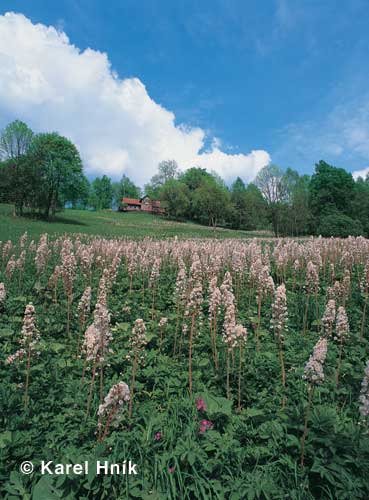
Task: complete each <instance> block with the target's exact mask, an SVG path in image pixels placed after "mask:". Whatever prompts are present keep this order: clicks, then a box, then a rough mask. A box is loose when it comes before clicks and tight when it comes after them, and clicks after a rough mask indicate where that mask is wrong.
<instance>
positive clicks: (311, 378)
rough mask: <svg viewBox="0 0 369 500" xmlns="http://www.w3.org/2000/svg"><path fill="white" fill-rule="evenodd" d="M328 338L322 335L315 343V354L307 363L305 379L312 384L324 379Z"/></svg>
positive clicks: (319, 382)
mask: <svg viewBox="0 0 369 500" xmlns="http://www.w3.org/2000/svg"><path fill="white" fill-rule="evenodd" d="M327 347H328V340H327V339H326V338H325V337H321V338H320V339H319V340H318V342H317V343H316V344H315V347H314V351H313V354H312V355H311V356H310V358H309V361H308V362H307V363H306V365H305V369H304V375H303V379H304V380H306V381H307V382H309V383H310V384H313V385H315V384H321V383H322V382H323V381H324V362H325V358H326V356H327Z"/></svg>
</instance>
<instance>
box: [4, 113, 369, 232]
mask: <svg viewBox="0 0 369 500" xmlns="http://www.w3.org/2000/svg"><path fill="white" fill-rule="evenodd" d="M0 174H1V175H0V202H5V203H12V204H14V207H15V213H16V214H19V215H22V214H23V212H24V210H25V209H26V210H27V211H31V212H36V213H39V214H41V215H42V216H44V217H47V218H49V217H52V216H53V215H54V214H55V213H56V212H57V211H58V210H62V209H63V208H64V207H66V206H70V207H73V208H82V209H87V208H88V209H91V208H92V209H110V208H113V209H119V208H120V207H121V203H122V198H123V197H124V196H126V197H129V198H139V197H141V196H142V194H143V193H145V194H147V195H149V196H150V197H151V198H152V199H157V200H161V201H162V204H163V206H164V207H165V208H166V213H167V216H168V217H170V218H173V219H176V220H193V221H197V222H199V223H201V224H209V225H212V226H213V227H214V228H215V227H217V226H224V227H229V228H233V229H244V230H248V231H252V230H270V229H272V230H273V232H274V234H275V235H276V236H287V235H290V236H300V235H309V234H312V235H319V234H321V235H322V236H341V237H346V236H349V235H353V236H358V235H364V236H367V237H369V177H368V176H367V177H366V179H362V178H359V179H358V180H356V181H355V180H354V179H353V177H352V175H351V174H350V173H348V172H347V171H346V170H344V169H343V168H336V167H333V166H331V165H329V164H327V163H325V162H324V161H320V162H319V163H318V164H317V165H316V166H315V173H314V174H313V175H312V176H309V175H300V174H299V173H298V172H296V171H295V170H293V169H291V168H288V169H287V170H283V169H281V168H280V167H278V166H276V165H267V166H265V167H264V168H263V169H262V170H261V171H260V172H259V173H258V175H257V176H256V178H255V179H254V182H252V183H249V184H247V185H246V184H245V183H244V182H243V181H242V179H241V178H240V177H238V178H237V179H236V180H235V181H234V182H233V184H232V185H231V186H227V185H226V183H225V182H224V180H223V179H222V178H221V177H220V176H219V175H217V174H216V173H214V172H208V171H207V170H205V169H203V168H200V167H193V168H190V169H188V170H185V171H183V172H182V171H180V169H179V167H178V165H177V163H176V162H175V161H174V160H166V161H162V162H161V163H159V165H158V172H157V174H156V175H154V176H153V177H152V178H151V180H150V182H149V183H148V184H147V185H145V187H144V190H141V189H140V188H139V187H138V186H136V185H135V184H134V182H132V181H131V180H130V179H129V178H128V177H127V176H126V175H123V177H122V179H121V180H120V181H119V182H112V180H111V179H110V178H109V177H108V176H106V175H103V176H102V177H99V178H96V179H94V180H93V181H92V182H90V181H89V180H88V179H87V178H86V176H85V175H84V174H83V168H82V161H81V158H80V155H79V152H78V150H77V148H76V146H75V145H74V144H73V143H72V142H71V141H70V140H68V139H66V138H65V137H62V136H60V135H59V134H57V133H42V134H34V133H33V132H32V130H30V128H29V127H28V126H27V125H26V124H25V123H23V122H20V121H14V122H12V123H10V124H9V125H8V126H7V127H6V128H5V130H4V131H3V132H2V133H1V135H0Z"/></svg>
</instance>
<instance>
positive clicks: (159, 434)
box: [154, 431, 162, 441]
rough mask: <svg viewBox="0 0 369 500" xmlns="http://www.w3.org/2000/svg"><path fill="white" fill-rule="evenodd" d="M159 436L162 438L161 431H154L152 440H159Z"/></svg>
mask: <svg viewBox="0 0 369 500" xmlns="http://www.w3.org/2000/svg"><path fill="white" fill-rule="evenodd" d="M161 438H162V434H161V432H160V431H159V432H155V435H154V440H155V441H160V440H161Z"/></svg>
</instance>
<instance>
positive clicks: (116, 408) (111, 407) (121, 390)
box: [97, 382, 130, 427]
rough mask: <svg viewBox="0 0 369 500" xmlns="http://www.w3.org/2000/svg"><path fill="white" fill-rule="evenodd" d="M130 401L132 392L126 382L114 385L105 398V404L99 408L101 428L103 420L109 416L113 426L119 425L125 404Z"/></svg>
mask: <svg viewBox="0 0 369 500" xmlns="http://www.w3.org/2000/svg"><path fill="white" fill-rule="evenodd" d="M129 399H130V390H129V387H128V385H127V384H126V383H125V382H118V383H117V384H115V385H113V387H112V388H111V389H110V390H109V392H108V394H107V395H106V396H105V398H104V402H103V403H102V404H101V405H100V406H99V409H98V412H97V414H98V416H99V417H100V420H99V426H100V427H101V420H102V419H103V418H104V417H105V416H108V417H110V419H111V420H110V422H109V423H111V424H113V425H114V424H117V423H118V422H119V419H120V417H121V413H122V410H123V404H124V403H125V402H127V401H129Z"/></svg>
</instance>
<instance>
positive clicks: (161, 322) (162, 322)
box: [159, 318, 168, 328]
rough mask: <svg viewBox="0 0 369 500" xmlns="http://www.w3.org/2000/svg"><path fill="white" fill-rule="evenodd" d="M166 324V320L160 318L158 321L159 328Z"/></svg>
mask: <svg viewBox="0 0 369 500" xmlns="http://www.w3.org/2000/svg"><path fill="white" fill-rule="evenodd" d="M167 323H168V318H161V320H160V321H159V327H160V328H164V327H165V326H166V324H167Z"/></svg>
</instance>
